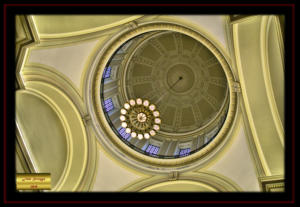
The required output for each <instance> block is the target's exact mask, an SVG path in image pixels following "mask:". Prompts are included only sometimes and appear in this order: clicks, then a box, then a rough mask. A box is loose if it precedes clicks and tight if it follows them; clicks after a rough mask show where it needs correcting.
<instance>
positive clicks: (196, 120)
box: [100, 30, 229, 159]
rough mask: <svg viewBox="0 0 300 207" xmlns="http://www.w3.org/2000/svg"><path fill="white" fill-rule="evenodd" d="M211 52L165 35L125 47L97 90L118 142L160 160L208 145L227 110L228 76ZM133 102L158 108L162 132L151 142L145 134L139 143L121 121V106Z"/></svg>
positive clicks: (178, 35)
mask: <svg viewBox="0 0 300 207" xmlns="http://www.w3.org/2000/svg"><path fill="white" fill-rule="evenodd" d="M212 48H213V46H212ZM210 50H211V48H210V49H209V48H207V47H206V46H205V45H204V44H202V43H201V42H200V41H198V40H196V39H194V38H192V37H190V36H188V35H185V34H183V33H179V32H175V31H169V30H158V31H151V32H145V33H142V34H139V35H138V36H135V37H133V38H131V39H129V40H127V41H126V42H124V43H123V44H122V45H121V46H120V47H119V48H118V49H117V50H116V51H115V52H114V53H113V54H112V55H111V57H110V59H109V61H108V62H107V63H106V66H105V69H104V72H103V75H102V80H101V85H100V97H101V103H102V109H103V111H104V114H105V118H106V120H107V121H108V123H109V125H110V127H111V128H112V129H113V131H114V133H115V134H116V135H117V137H118V138H119V139H120V140H121V141H122V142H124V143H125V144H126V145H127V146H129V147H130V148H132V149H134V150H135V151H137V152H139V153H142V154H143V155H147V156H150V157H155V158H161V159H174V158H179V157H182V156H189V155H191V154H193V153H196V152H198V151H199V150H201V149H202V148H204V147H205V146H207V145H208V144H209V143H210V142H211V141H212V140H213V139H214V138H215V137H216V136H217V134H218V132H219V131H220V129H221V128H222V126H223V123H224V121H225V118H226V114H227V111H228V107H229V89H228V83H227V78H226V75H225V72H224V69H223V67H222V65H221V64H220V62H219V60H218V58H217V57H216V56H215V55H214V54H213V53H212V52H211V51H210ZM137 98H141V99H143V100H148V101H149V102H150V103H151V104H154V105H156V107H157V110H158V111H159V114H160V115H159V116H160V119H161V124H160V129H159V130H157V133H156V134H154V135H152V137H151V138H150V139H149V136H148V135H147V138H146V132H145V134H144V136H145V137H144V139H143V138H140V139H137V138H136V137H135V136H136V135H134V136H133V134H132V131H131V130H129V129H128V126H127V124H126V123H124V120H120V118H121V113H120V111H121V109H122V108H123V110H124V107H125V105H124V104H125V103H127V102H129V100H131V99H137ZM125 108H126V107H125ZM124 113H125V112H124ZM129 117H131V115H130V116H129ZM123 118H124V117H123ZM137 118H139V117H137ZM122 125H124V126H125V125H126V126H125V128H126V127H127V128H126V129H127V130H128V133H127V131H126V130H125V128H124V126H122ZM130 131H131V132H130ZM139 133H140V132H139ZM150 134H151V133H150ZM132 136H133V137H132ZM120 146H121V145H120ZM121 148H123V149H124V146H122V147H121ZM125 151H126V149H125Z"/></svg>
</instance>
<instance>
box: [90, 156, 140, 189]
mask: <svg viewBox="0 0 300 207" xmlns="http://www.w3.org/2000/svg"><path fill="white" fill-rule="evenodd" d="M139 178H141V176H139V175H137V174H136V173H133V172H131V171H130V170H127V169H125V168H124V167H122V165H120V164H118V163H117V162H116V161H113V160H111V158H109V157H108V156H107V155H106V154H105V153H104V152H103V151H102V150H99V159H98V171H97V175H96V180H95V184H94V188H93V189H92V191H120V189H121V188H122V187H124V186H125V185H127V184H129V183H131V182H133V181H136V180H137V179H139Z"/></svg>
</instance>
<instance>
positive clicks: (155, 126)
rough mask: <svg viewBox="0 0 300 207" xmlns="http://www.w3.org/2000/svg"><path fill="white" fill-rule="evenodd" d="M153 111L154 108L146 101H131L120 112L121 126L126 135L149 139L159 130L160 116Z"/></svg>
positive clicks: (156, 111) (139, 99)
mask: <svg viewBox="0 0 300 207" xmlns="http://www.w3.org/2000/svg"><path fill="white" fill-rule="evenodd" d="M155 109H156V106H155V105H154V104H150V102H149V101H148V100H142V99H141V98H137V99H136V100H134V99H131V100H129V102H126V103H125V104H124V108H121V110H120V113H121V115H120V120H121V126H122V127H123V128H125V132H126V133H128V134H129V133H131V137H133V138H135V137H137V138H138V139H143V138H145V139H149V138H150V136H155V135H156V132H157V131H158V130H159V129H160V124H161V119H160V118H159V115H160V114H159V111H158V110H155Z"/></svg>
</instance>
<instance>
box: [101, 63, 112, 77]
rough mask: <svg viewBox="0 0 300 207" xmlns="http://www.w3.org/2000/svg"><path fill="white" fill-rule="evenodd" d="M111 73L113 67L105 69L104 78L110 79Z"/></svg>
mask: <svg viewBox="0 0 300 207" xmlns="http://www.w3.org/2000/svg"><path fill="white" fill-rule="evenodd" d="M110 73H111V67H110V66H109V67H107V68H105V70H104V73H103V78H104V79H106V78H110Z"/></svg>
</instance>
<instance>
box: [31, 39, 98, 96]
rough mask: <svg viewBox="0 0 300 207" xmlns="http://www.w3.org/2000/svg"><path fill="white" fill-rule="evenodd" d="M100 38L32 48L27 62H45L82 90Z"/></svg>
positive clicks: (44, 63)
mask: <svg viewBox="0 0 300 207" xmlns="http://www.w3.org/2000/svg"><path fill="white" fill-rule="evenodd" d="M97 43H98V40H93V41H87V42H82V43H79V44H73V45H71V46H64V47H55V48H53V47H51V48H42V49H41V48H36V49H33V50H31V52H30V54H29V58H28V61H27V63H26V64H29V65H30V64H31V63H34V64H36V63H37V64H43V65H47V66H50V67H52V68H55V69H56V70H57V72H59V73H61V74H63V75H65V76H66V77H67V78H68V79H70V80H71V81H72V82H73V83H74V85H75V86H77V89H78V90H79V91H80V88H81V81H82V76H83V72H84V70H85V69H86V64H87V62H88V60H89V56H90V55H91V53H92V52H93V49H94V48H95V47H96V45H97Z"/></svg>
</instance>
